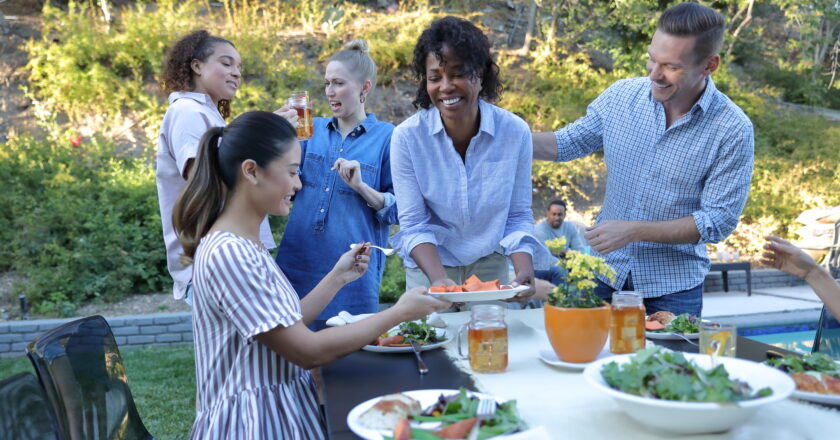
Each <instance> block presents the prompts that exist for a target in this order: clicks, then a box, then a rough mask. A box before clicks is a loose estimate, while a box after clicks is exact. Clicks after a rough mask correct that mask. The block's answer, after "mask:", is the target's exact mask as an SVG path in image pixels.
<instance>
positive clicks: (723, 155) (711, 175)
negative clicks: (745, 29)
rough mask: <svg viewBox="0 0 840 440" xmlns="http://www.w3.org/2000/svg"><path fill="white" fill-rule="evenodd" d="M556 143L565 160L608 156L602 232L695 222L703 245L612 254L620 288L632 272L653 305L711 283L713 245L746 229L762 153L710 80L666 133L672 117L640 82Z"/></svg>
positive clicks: (596, 106) (608, 98) (606, 97)
mask: <svg viewBox="0 0 840 440" xmlns="http://www.w3.org/2000/svg"><path fill="white" fill-rule="evenodd" d="M554 134H555V138H556V140H557V159H556V160H557V161H569V160H572V159H576V158H579V157H583V156H586V155H588V154H590V153H592V152H594V151H597V150H600V149H603V150H604V161H605V162H606V165H607V170H608V173H607V192H606V196H605V198H604V205H603V206H602V207H601V212H600V213H599V214H598V217H597V219H596V223H600V222H602V221H604V220H637V221H648V222H654V221H663V220H674V219H678V218H681V217H687V216H692V217H694V224H695V225H696V226H697V231H699V233H700V240H699V241H698V242H697V243H692V244H662V243H652V242H646V241H642V242H634V243H630V244H628V245H627V246H625V247H624V248H621V249H619V250H617V251H614V252H610V253H609V254H607V255H606V256H605V258H606V260H607V263H609V264H610V265H611V266H612V267H613V268H615V270H616V272H617V275H618V276H617V278H616V281H615V282H614V283H612V286H613V287H614V288H620V287H621V286H623V285H624V282H625V281H626V279H627V276H628V274H629V273H630V272H631V271H632V273H633V285H634V286H635V288H636V290H637V291H640V292H642V293H643V295H644V297H645V298H654V297H659V296H662V295H666V294H669V293H674V292H679V291H683V290H687V289H690V288H693V287H696V286H698V285H699V284H700V283H701V282H703V279H704V278H705V276H706V273H708V271H709V259H708V257H707V256H706V243H716V242H718V241H721V240H723V239H724V238H726V237H727V236H728V235H729V234H730V233H731V232H732V231H733V230H734V229H735V227H736V226H737V225H738V220H739V217H740V215H741V211H742V210H743V209H744V204H745V203H746V200H747V194H748V193H749V189H750V180H751V178H752V168H753V148H754V139H753V126H752V123H751V122H750V120H749V118H747V116H746V115H745V114H744V112H743V111H741V109H740V108H738V106H737V105H735V104H734V103H733V102H732V101H731V100H730V99H729V98H728V97H727V96H726V95H724V94H723V93H721V92H720V91H718V90H717V88H716V87H715V85H714V82H713V81H712V79H711V77H709V78H708V80H707V83H706V89H705V90H704V92H703V94H702V95H701V96H700V99H698V101H697V102H696V103H695V104H694V106H693V107H692V108H691V110H689V112H688V113H686V114H685V115H683V116H682V117H681V118H680V119H679V120H677V121H676V122H674V123H673V124H672V125H671V126H670V127H668V129H667V130H666V129H665V108H664V107H663V106H662V103H660V102H658V101H656V100H655V99H653V97H652V96H651V94H650V80H649V79H648V78H632V79H625V80H620V81H617V82H616V83H615V84H613V85H612V86H610V87H609V88H608V89H607V90H605V91H604V93H602V94H601V95H600V96H598V98H596V99H595V100H594V101H593V102H592V103H591V104H589V107H588V108H587V110H586V115H585V116H584V117H582V118H580V119H578V120H577V121H575V122H573V123H572V124H569V125H567V126H566V127H564V128H562V129H561V130H558V131H556V132H555V133H554ZM593 254H596V255H597V252H594V250H593ZM601 281H604V282H606V283H608V280H606V279H605V278H601Z"/></svg>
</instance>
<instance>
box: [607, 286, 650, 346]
mask: <svg viewBox="0 0 840 440" xmlns="http://www.w3.org/2000/svg"><path fill="white" fill-rule="evenodd" d="M610 309H611V310H610V351H611V352H613V353H616V354H622V353H635V352H637V351H639V350H641V349H642V348H644V347H645V305H644V304H643V303H642V296H641V295H639V294H638V293H636V292H615V293H613V296H612V304H611V305H610Z"/></svg>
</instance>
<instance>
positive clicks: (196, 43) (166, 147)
mask: <svg viewBox="0 0 840 440" xmlns="http://www.w3.org/2000/svg"><path fill="white" fill-rule="evenodd" d="M241 64H242V61H241V58H240V57H239V52H237V51H236V47H234V45H233V43H231V42H230V41H228V40H225V39H224V38H219V37H216V36H213V35H210V34H209V33H208V32H207V31H205V30H198V31H195V32H192V33H190V34H188V35H186V36H184V37H183V38H181V39H180V40H178V41H177V42H176V43H175V45H174V46H172V48H171V49H170V50H169V53H168V54H167V55H166V58H165V60H164V62H163V69H162V73H161V78H160V83H161V86H162V87H163V89H164V90H165V91H167V92H169V108H168V109H167V110H166V114H165V115H164V117H163V123H162V124H161V127H160V136H159V138H158V151H157V173H156V178H155V180H156V182H157V190H158V203H159V205H160V220H161V223H162V226H163V239H164V242H165V243H166V263H167V266H168V268H169V273H170V275H172V279H173V280H174V284H173V287H172V291H173V293H174V295H175V298H176V299H181V298H185V301H186V302H187V303H188V304H191V299H190V295H189V294H188V290H189V289H188V285H189V282H190V279H191V278H192V270H191V269H190V268H187V267H184V266H182V265H181V263H180V261H179V258H180V255H181V254H182V253H183V249H182V248H181V245H180V243H179V242H178V237H177V236H176V235H175V231H174V229H173V228H172V206H173V205H174V204H175V200H176V199H177V198H178V195H179V194H180V193H181V191H182V190H183V189H184V187H185V186H186V183H187V176H188V175H189V172H190V167H191V165H192V162H193V160H194V159H195V155H196V152H197V150H198V141H199V140H200V139H201V136H202V135H203V134H204V132H205V131H207V129H208V128H211V127H224V126H225V118H227V117H229V116H230V100H231V99H233V97H234V96H235V95H236V91H237V89H239V85H240V81H241V74H240V68H241ZM278 114H280V115H281V116H283V117H285V118H286V119H288V120H290V122H293V123H294V122H296V119H297V115H296V113H295V112H294V111H286V109H285V108H281V109H280V110H278ZM260 240H261V241H262V243H263V244H264V245H265V246H266V247H267V248H269V249H272V248H274V247H276V245H275V243H274V239H273V238H272V236H271V230H270V229H269V227H268V219H265V220H264V221H263V223H262V225H261V228H260Z"/></svg>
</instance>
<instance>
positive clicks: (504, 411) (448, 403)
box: [385, 388, 522, 440]
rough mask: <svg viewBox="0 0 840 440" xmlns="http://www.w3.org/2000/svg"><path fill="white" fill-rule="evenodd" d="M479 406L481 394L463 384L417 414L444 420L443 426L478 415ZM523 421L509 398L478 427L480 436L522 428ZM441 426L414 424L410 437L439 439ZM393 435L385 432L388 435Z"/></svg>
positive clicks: (419, 418)
mask: <svg viewBox="0 0 840 440" xmlns="http://www.w3.org/2000/svg"><path fill="white" fill-rule="evenodd" d="M477 409H478V398H477V397H471V396H470V395H469V392H468V391H467V390H466V389H465V388H461V389H460V390H459V391H458V394H451V395H448V396H445V395H443V394H441V395H440V396H439V397H438V400H437V402H435V403H434V404H433V405H431V406H429V407H428V408H426V409H425V410H423V412H422V413H421V415H419V416H417V417H414V420H415V421H418V422H441V427H442V428H443V427H446V426H449V425H451V424H453V423H457V422H460V421H462V420H466V419H469V418H471V417H475V413H476V410H477ZM521 423H522V422H521V421H520V420H519V414H518V412H517V410H516V401H515V400H508V401H507V402H505V403H502V404H496V414H495V415H494V416H493V417H492V418H489V419H487V420H485V421H483V422H482V425H481V426H480V427H479V429H478V438H479V439H488V438H492V437H496V436H498V435H502V434H505V433H509V432H514V431H516V430H517V429H519V425H520V424H521ZM437 432H438V430H432V429H422V428H417V427H413V426H412V427H411V438H412V439H413V440H440V439H441V438H440V437H439V436H438V435H436V433H437ZM392 438H393V437H388V436H385V439H392Z"/></svg>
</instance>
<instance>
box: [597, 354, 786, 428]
mask: <svg viewBox="0 0 840 440" xmlns="http://www.w3.org/2000/svg"><path fill="white" fill-rule="evenodd" d="M683 355H684V356H685V358H686V359H687V360H689V361H693V362H694V363H695V364H696V365H697V366H699V367H702V368H705V369H710V368H711V357H710V356H708V355H701V354H694V353H683ZM633 356H634V355H632V354H631V355H619V356H612V357H608V358H605V359H599V360H596V361H595V362H593V363H591V364H589V365H588V366H587V367H586V368H585V369H584V371H583V376H584V378H585V379H586V381H587V382H589V383H590V384H591V385H592V386H593V387H595V388H597V389H598V390H599V391H601V392H604V393H606V394H608V395H610V396H612V397H613V398H614V399H615V401H616V403H617V404H618V406H619V408H621V410H622V411H624V412H625V413H626V414H627V415H628V416H630V417H631V418H632V419H635V420H636V421H638V422H639V423H642V424H644V425H648V426H650V427H653V428H654V429H657V430H662V431H667V432H669V433H673V434H706V433H716V432H724V431H728V430H729V429H732V428H733V427H735V426H737V425H739V424H741V423H743V422H745V421H746V420H748V419H749V418H750V417H752V415H753V414H755V413H756V411H758V409H759V408H761V407H763V406H765V405H769V404H771V403H774V402H778V401H780V400H784V399H786V398H788V397H789V396H790V395H791V393H793V390H794V388H795V385H794V382H793V380H792V379H790V377H788V376H787V375H786V374H784V373H782V372H781V371H778V370H775V369H773V368H771V367H768V366H766V365H762V364H759V363H756V362H752V361H748V360H744V359H736V358H730V357H717V362H718V363H719V364H722V365H723V366H724V368H726V371H727V372H729V376H730V378H732V379H739V380H741V381H744V382H746V383H748V384H749V385H750V387H751V388H752V389H753V391H757V390H759V389H762V388H765V387H767V388H770V389H771V390H772V394H770V395H769V396H766V397H758V398H753V399H749V400H742V401H738V402H722V403H718V402H680V401H674V400H664V399H658V398H653V397H643V396H638V395H634V394H630V393H626V392H623V391H619V390H617V389H614V388H612V387H610V386H609V385H608V384H607V382H606V381H605V380H604V377H603V375H602V373H601V370H602V369H603V368H604V365H606V364H608V363H610V362H616V363H617V364H619V365H622V364H624V363H627V362H629V361H630V359H631V358H632V357H633Z"/></svg>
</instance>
